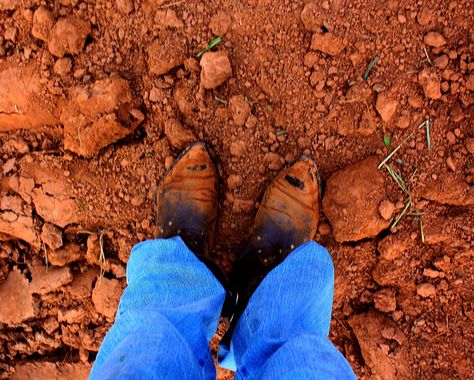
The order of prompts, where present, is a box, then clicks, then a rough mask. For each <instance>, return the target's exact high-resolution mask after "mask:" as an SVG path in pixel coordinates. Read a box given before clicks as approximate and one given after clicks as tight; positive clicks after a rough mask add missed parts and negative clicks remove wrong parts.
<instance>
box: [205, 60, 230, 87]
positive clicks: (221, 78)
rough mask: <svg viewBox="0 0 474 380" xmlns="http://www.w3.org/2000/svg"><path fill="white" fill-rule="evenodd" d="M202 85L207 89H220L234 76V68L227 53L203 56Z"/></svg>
mask: <svg viewBox="0 0 474 380" xmlns="http://www.w3.org/2000/svg"><path fill="white" fill-rule="evenodd" d="M199 64H200V65H201V85H202V87H204V88H206V89H213V88H216V87H219V86H220V85H221V84H222V83H224V82H225V81H226V80H227V79H229V78H230V77H231V76H232V66H231V65H230V61H229V56H228V55H227V52H225V51H218V52H211V51H208V52H206V53H204V54H203V56H202V58H201V62H200V63H199Z"/></svg>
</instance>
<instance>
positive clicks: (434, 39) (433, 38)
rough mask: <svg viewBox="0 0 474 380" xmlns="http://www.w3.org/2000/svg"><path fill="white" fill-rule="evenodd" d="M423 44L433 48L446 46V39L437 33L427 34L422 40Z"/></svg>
mask: <svg viewBox="0 0 474 380" xmlns="http://www.w3.org/2000/svg"><path fill="white" fill-rule="evenodd" d="M424 41H425V44H427V45H428V46H432V47H434V48H439V47H441V46H444V45H446V38H444V37H443V35H442V34H441V33H438V32H428V33H427V34H426V35H425V38H424Z"/></svg>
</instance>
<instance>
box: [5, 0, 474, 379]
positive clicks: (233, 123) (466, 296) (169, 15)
mask: <svg viewBox="0 0 474 380" xmlns="http://www.w3.org/2000/svg"><path fill="white" fill-rule="evenodd" d="M473 22H474V15H473V8H472V4H471V3H470V2H469V1H467V0H459V1H451V2H441V1H435V0H431V1H419V2H409V1H406V0H399V1H398V0H390V1H386V2H380V1H366V2H362V1H360V0H356V1H349V0H328V1H322V2H310V3H306V2H303V1H291V2H290V1H273V2H272V1H269V0H263V1H262V0H259V1H258V0H247V1H234V0H227V1H213V2H204V1H198V0H180V1H172V2H170V1H163V0H158V1H157V0H117V2H112V1H102V0H99V1H95V2H81V1H80V0H79V1H78V0H58V1H56V2H55V1H51V0H46V1H42V2H39V1H36V0H0V138H1V144H0V167H1V173H0V183H1V202H0V240H1V241H2V244H1V249H0V343H1V344H0V347H1V348H0V362H1V364H0V371H1V373H2V377H3V378H10V377H12V378H16V379H24V378H38V379H42V378H45V379H46V378H52V377H55V376H58V377H59V376H60V377H61V378H66V379H67V378H70V379H72V378H74V379H77V378H85V377H86V376H87V373H88V370H89V368H90V365H91V364H92V363H93V361H94V357H95V354H96V352H97V350H98V348H99V345H100V342H101V340H102V338H103V336H104V334H105V333H106V331H107V329H108V328H109V327H110V325H111V324H112V322H113V320H114V314H115V308H116V305H117V302H118V300H119V298H120V294H121V291H122V290H123V288H124V286H125V265H126V262H127V258H128V255H129V250H130V248H131V247H132V246H133V244H135V243H136V242H139V241H141V240H143V239H147V238H152V237H153V236H154V234H155V226H154V218H153V196H154V192H155V189H156V183H157V181H158V180H159V179H160V177H161V176H162V175H163V173H164V172H165V169H166V167H167V166H169V165H170V163H171V162H172V160H173V158H174V157H176V156H177V155H178V154H179V152H180V150H181V149H182V148H183V147H184V146H186V145H187V144H188V143H189V142H191V141H195V140H198V139H199V140H203V141H205V142H207V143H208V144H209V146H210V148H211V150H212V151H213V154H214V155H215V157H216V161H217V165H218V170H219V174H220V177H221V192H220V211H221V216H220V219H219V221H218V236H217V245H216V248H215V251H216V253H217V254H218V255H219V260H220V262H221V264H222V265H223V266H224V268H225V269H226V270H229V269H230V266H231V264H232V262H233V260H235V257H236V254H237V253H238V247H239V244H241V243H242V239H243V237H244V236H245V235H246V233H247V232H248V230H249V228H250V225H251V220H252V216H253V214H254V212H255V208H256V206H257V205H258V203H257V202H258V199H259V195H260V194H261V193H262V191H263V190H264V189H265V186H266V184H268V183H269V181H270V180H271V179H272V178H273V177H274V176H275V174H276V172H277V171H278V170H279V169H280V168H281V167H283V166H284V165H285V164H287V163H289V162H292V161H293V160H294V159H295V158H297V157H298V156H300V155H301V154H305V155H308V156H311V157H313V158H314V160H315V161H316V162H317V164H318V166H319V169H320V175H321V178H322V180H323V183H324V184H325V194H324V198H323V201H322V205H323V211H324V215H323V218H322V222H321V224H320V227H319V230H318V233H317V235H316V238H315V239H316V240H317V241H319V242H321V243H322V244H324V245H326V246H327V247H328V248H329V250H330V251H331V252H332V255H333V258H334V264H335V271H336V285H335V298H334V315H333V321H332V326H331V327H332V328H331V333H330V338H331V340H332V341H333V342H334V343H335V344H336V345H337V346H338V348H339V349H340V350H341V351H342V353H343V354H344V355H345V356H346V357H347V358H348V360H349V361H350V363H351V364H352V366H353V368H354V370H355V372H356V374H357V375H358V376H359V377H361V378H373V379H395V378H396V379H412V378H436V379H448V378H449V379H453V378H462V379H465V378H470V377H471V378H472V374H473V373H474V363H473V360H472V352H473V351H474V327H473V326H474V324H473V319H474V286H473V283H474V281H473V280H474V278H473V254H474V242H473V237H474V233H473V232H474V231H473V230H474V224H473V220H474V187H473V185H474V155H473V154H474V127H473V125H474V123H473V120H474V105H473V103H474V98H473V90H474V71H473V69H474V62H473V60H472V58H473V57H472V54H473V51H474V31H473V29H472V25H473ZM217 36H221V37H222V42H220V43H219V44H218V45H217V46H216V47H214V48H213V49H212V50H213V52H209V53H207V54H205V55H204V56H202V57H201V58H196V54H197V53H198V52H199V51H200V50H202V49H203V48H204V47H206V46H207V45H208V44H209V42H211V41H212V40H213V39H214V38H216V37H217ZM376 57H379V60H378V62H376V63H375V65H374V66H373V68H372V70H370V71H369V72H367V74H366V70H367V68H368V67H369V65H370V63H371V62H373V61H374V60H375V58H376ZM365 74H366V75H365ZM364 77H365V79H364ZM418 126H421V127H420V128H418ZM428 127H429V128H428ZM402 143H403V144H402ZM400 144H402V145H401V147H400V149H398V150H397V152H396V153H395V154H394V155H393V156H392V157H391V158H390V159H389V160H388V161H387V166H384V165H382V167H381V168H380V169H378V168H377V166H378V165H379V163H381V162H382V160H383V159H384V158H385V157H387V156H388V154H389V153H390V152H392V151H393V150H394V149H395V148H397V147H398V146H399V145H400ZM389 170H391V171H392V173H393V175H390V174H389ZM396 181H398V184H397V182H396ZM288 328H289V329H291V328H292V326H288ZM222 329H223V326H221V328H220V333H221V334H222V331H223V330H222ZM216 340H217V338H216V339H215V340H214V343H215V341H216ZM214 347H215V344H214ZM219 375H220V376H222V377H224V376H227V377H231V375H230V374H229V373H226V372H225V371H220V372H219Z"/></svg>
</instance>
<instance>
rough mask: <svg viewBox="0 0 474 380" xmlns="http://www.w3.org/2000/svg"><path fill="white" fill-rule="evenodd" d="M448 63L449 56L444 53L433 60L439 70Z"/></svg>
mask: <svg viewBox="0 0 474 380" xmlns="http://www.w3.org/2000/svg"><path fill="white" fill-rule="evenodd" d="M448 63H449V58H448V56H447V55H446V54H443V55H440V56H439V57H437V58H435V59H434V60H433V64H434V65H435V66H436V67H437V68H438V69H441V70H444V69H445V68H446V67H447V66H448Z"/></svg>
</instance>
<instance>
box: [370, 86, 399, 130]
mask: <svg viewBox="0 0 474 380" xmlns="http://www.w3.org/2000/svg"><path fill="white" fill-rule="evenodd" d="M397 107H398V101H397V99H394V98H391V97H390V96H389V95H388V94H386V93H384V92H382V93H379V94H378V96H377V102H376V104H375V108H376V109H377V112H378V113H379V115H380V117H381V118H382V120H383V121H384V122H386V123H388V122H389V121H390V119H391V118H392V117H393V115H395V112H397Z"/></svg>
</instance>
